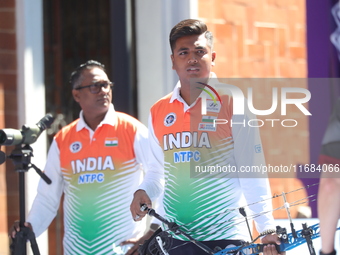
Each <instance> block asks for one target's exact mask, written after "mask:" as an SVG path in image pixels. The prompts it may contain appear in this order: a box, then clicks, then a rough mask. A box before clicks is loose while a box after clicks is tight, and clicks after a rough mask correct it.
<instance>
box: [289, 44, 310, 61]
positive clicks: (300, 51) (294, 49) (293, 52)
mask: <svg viewBox="0 0 340 255" xmlns="http://www.w3.org/2000/svg"><path fill="white" fill-rule="evenodd" d="M289 56H290V57H291V58H292V59H306V47H304V46H291V47H289Z"/></svg>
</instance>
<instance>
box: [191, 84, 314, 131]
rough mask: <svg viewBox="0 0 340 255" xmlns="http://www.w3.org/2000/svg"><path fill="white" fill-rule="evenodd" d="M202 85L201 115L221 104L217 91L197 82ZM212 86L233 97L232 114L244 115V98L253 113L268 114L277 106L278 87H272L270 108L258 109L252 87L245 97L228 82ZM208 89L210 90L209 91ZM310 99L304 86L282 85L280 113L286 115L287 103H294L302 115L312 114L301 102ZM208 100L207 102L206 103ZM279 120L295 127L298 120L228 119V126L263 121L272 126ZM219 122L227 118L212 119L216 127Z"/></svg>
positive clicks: (286, 125)
mask: <svg viewBox="0 0 340 255" xmlns="http://www.w3.org/2000/svg"><path fill="white" fill-rule="evenodd" d="M198 83H200V84H202V85H205V88H203V89H202V88H199V87H197V88H198V89H201V90H203V91H205V92H206V93H202V94H201V97H202V108H201V113H202V115H207V111H208V112H209V111H210V112H211V111H217V110H218V111H219V109H218V108H219V107H220V106H221V105H222V104H223V102H222V100H221V97H220V95H219V94H218V93H217V91H216V90H215V89H214V88H213V87H211V86H210V85H208V84H205V83H201V82H198ZM214 87H215V88H216V89H221V90H228V92H230V93H231V95H232V98H233V114H234V115H244V114H245V109H244V108H245V107H244V106H245V100H247V106H248V109H249V111H250V112H251V113H253V114H254V115H261V116H265V115H270V114H272V113H274V112H275V111H276V109H277V106H278V88H275V87H274V88H272V98H271V99H272V105H271V107H270V109H267V110H258V109H255V107H254V104H253V90H252V88H248V90H247V91H248V95H247V98H245V97H244V95H243V92H242V90H241V89H240V88H238V87H236V86H234V85H230V84H223V83H219V84H214ZM209 90H210V91H209ZM288 93H295V94H296V93H298V94H302V95H304V97H303V98H287V94H288ZM214 94H215V96H214ZM207 95H209V97H210V98H211V99H212V100H213V102H211V99H207ZM310 99H311V93H310V91H309V90H307V89H304V88H293V87H284V88H281V98H280V100H281V115H282V116H285V115H287V105H295V106H296V107H297V108H298V109H299V110H300V111H301V112H302V113H303V114H304V115H312V114H311V113H310V112H309V111H308V110H307V109H306V108H305V107H304V106H303V105H302V104H303V103H307V102H308V101H309V100H310ZM207 102H208V104H207ZM277 121H280V122H281V125H282V126H283V127H295V126H297V124H298V122H297V120H295V119H284V120H280V119H265V120H262V119H250V120H248V122H247V123H246V121H245V120H243V122H234V123H233V122H232V120H231V121H230V123H229V124H230V126H231V127H232V126H233V125H242V126H244V127H245V126H246V125H248V126H249V127H262V126H263V125H264V123H265V122H269V123H271V127H274V123H275V122H277ZM220 124H228V120H226V119H217V118H216V119H213V126H214V127H216V126H217V125H220Z"/></svg>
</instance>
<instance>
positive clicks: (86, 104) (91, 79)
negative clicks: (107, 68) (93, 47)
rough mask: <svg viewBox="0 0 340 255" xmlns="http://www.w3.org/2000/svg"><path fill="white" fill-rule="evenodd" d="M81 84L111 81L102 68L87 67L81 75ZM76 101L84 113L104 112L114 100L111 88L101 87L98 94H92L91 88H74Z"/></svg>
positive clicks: (73, 92)
mask: <svg viewBox="0 0 340 255" xmlns="http://www.w3.org/2000/svg"><path fill="white" fill-rule="evenodd" d="M80 80H81V84H80V85H79V86H78V87H83V86H88V85H91V84H94V83H97V82H109V79H108V77H107V75H106V73H105V72H104V71H103V70H102V69H100V68H97V67H95V68H92V69H90V70H88V69H85V70H84V71H83V72H82V75H81V77H80ZM72 94H73V97H74V99H75V100H76V102H78V103H79V105H80V107H81V108H82V110H83V111H84V114H87V113H89V114H104V113H106V112H107V110H108V109H109V106H110V103H111V101H112V93H111V89H106V90H105V89H104V88H100V91H99V92H98V93H97V94H92V93H91V92H90V88H83V89H80V90H75V89H73V90H72Z"/></svg>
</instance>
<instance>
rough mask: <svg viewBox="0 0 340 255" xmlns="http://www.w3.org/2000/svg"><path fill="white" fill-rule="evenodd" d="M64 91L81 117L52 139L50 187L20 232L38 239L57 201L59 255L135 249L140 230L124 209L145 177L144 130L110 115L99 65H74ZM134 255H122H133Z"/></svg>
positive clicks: (42, 190)
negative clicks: (61, 231)
mask: <svg viewBox="0 0 340 255" xmlns="http://www.w3.org/2000/svg"><path fill="white" fill-rule="evenodd" d="M70 83H71V85H72V87H73V90H72V94H73V97H74V99H75V101H76V102H78V103H79V105H80V107H81V109H82V111H81V112H80V117H79V119H77V120H75V121H74V122H72V123H71V124H69V125H67V126H65V127H63V128H62V129H61V130H60V131H59V132H58V133H57V134H56V135H55V137H54V139H53V142H52V144H51V147H50V149H49V153H48V158H47V163H46V166H45V174H46V175H47V176H48V177H49V178H50V179H51V180H52V183H51V184H50V185H48V184H47V183H45V181H43V180H41V181H40V183H39V186H38V194H37V196H36V198H35V200H34V203H33V205H32V208H31V210H30V212H29V215H28V218H27V223H25V225H26V226H27V227H31V228H33V231H34V232H35V234H36V236H39V235H40V234H41V233H42V232H44V231H45V230H46V229H47V228H48V226H49V225H50V223H51V221H52V220H53V218H54V217H55V216H56V213H57V210H58V208H59V203H60V198H61V195H62V194H64V239H63V244H64V254H65V255H74V254H96V255H98V254H105V255H106V254H112V255H117V254H120V255H121V254H125V253H126V252H127V249H128V247H129V246H126V245H124V244H131V243H132V244H133V243H136V242H134V241H132V239H133V238H140V237H141V234H142V233H141V231H142V230H143V229H144V228H143V227H142V224H137V225H136V224H135V222H134V221H133V220H132V219H131V216H130V210H129V205H130V203H131V199H132V195H133V193H134V191H135V190H136V189H137V187H138V185H139V184H140V182H141V179H142V176H143V174H144V173H143V172H144V171H145V170H146V164H145V162H146V148H147V146H148V145H147V128H146V127H145V126H144V125H143V124H142V123H140V122H139V121H138V120H137V119H135V118H133V117H131V116H129V115H127V114H124V113H121V112H116V111H115V110H114V107H113V105H112V88H113V83H112V82H110V80H109V78H108V76H107V74H106V73H105V69H104V66H103V65H102V64H101V63H99V62H97V61H93V60H89V61H87V62H86V63H84V64H82V65H80V66H79V67H78V68H77V69H76V70H75V71H74V72H73V73H72V75H71V79H70ZM143 167H144V168H143ZM15 228H16V231H19V227H18V224H16V225H15ZM150 233H151V234H152V231H149V232H148V233H147V235H146V236H145V237H144V239H147V238H148V237H149V236H151V234H150ZM10 234H11V235H12V237H14V236H15V231H11V232H10ZM128 239H129V241H127V240H128ZM144 239H141V241H143V240H144ZM124 241H127V242H124ZM122 244H123V245H122ZM137 248H138V245H136V246H135V247H133V251H134V252H133V251H132V250H130V251H129V254H138V252H137V251H136V249H137Z"/></svg>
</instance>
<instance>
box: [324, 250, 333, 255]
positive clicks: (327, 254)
mask: <svg viewBox="0 0 340 255" xmlns="http://www.w3.org/2000/svg"><path fill="white" fill-rule="evenodd" d="M320 255H336V251H335V250H334V251H332V252H331V253H323V252H322V251H320Z"/></svg>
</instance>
